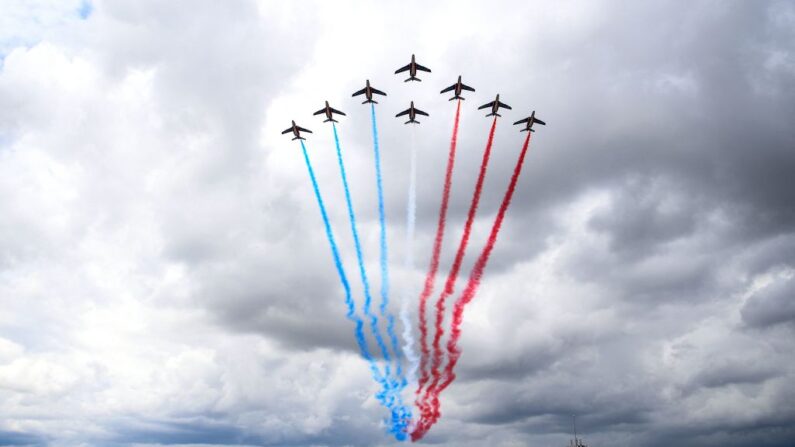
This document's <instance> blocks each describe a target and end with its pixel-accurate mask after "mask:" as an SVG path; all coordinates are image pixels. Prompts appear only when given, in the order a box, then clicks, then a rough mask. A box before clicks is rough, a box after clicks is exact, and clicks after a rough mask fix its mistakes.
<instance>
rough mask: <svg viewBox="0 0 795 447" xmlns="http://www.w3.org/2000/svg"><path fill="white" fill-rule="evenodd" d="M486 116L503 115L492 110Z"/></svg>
mask: <svg viewBox="0 0 795 447" xmlns="http://www.w3.org/2000/svg"><path fill="white" fill-rule="evenodd" d="M486 116H502V115H500V114H499V113H496V112H491V113H489V114H488V115H486Z"/></svg>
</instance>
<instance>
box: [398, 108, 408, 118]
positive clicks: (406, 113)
mask: <svg viewBox="0 0 795 447" xmlns="http://www.w3.org/2000/svg"><path fill="white" fill-rule="evenodd" d="M410 110H411V109H406V110H404V111H402V112H400V113H398V114H397V115H395V118H397V117H399V116H403V115H408V114H409V111H410Z"/></svg>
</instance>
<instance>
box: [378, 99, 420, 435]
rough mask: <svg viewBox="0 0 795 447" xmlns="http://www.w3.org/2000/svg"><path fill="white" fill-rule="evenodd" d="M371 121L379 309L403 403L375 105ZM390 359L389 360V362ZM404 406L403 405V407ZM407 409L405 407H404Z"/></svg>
mask: <svg viewBox="0 0 795 447" xmlns="http://www.w3.org/2000/svg"><path fill="white" fill-rule="evenodd" d="M370 121H371V123H372V127H373V151H374V153H375V181H376V186H377V190H378V222H379V225H380V227H381V238H380V239H381V256H380V263H381V305H380V307H379V311H380V314H381V317H382V318H384V317H385V318H386V319H387V326H386V330H387V334H388V335H389V340H390V343H391V345H392V350H393V351H394V352H395V365H396V369H397V371H396V374H397V376H398V378H399V380H400V383H399V386H400V388H399V389H398V390H397V392H396V397H397V399H399V400H400V401H401V403H402V399H403V398H402V397H401V394H400V392H401V391H402V390H403V388H405V387H406V385H407V384H408V382H407V381H406V378H405V376H404V375H403V370H402V366H401V364H400V354H401V351H400V345H399V343H398V338H397V335H395V317H394V316H393V315H392V314H391V313H389V312H388V311H387V310H388V306H389V268H388V267H389V264H388V261H387V260H388V252H387V243H386V216H385V212H384V187H383V181H382V177H381V153H380V151H379V148H378V125H377V124H376V118H375V104H372V103H371V104H370ZM388 360H389V359H387V361H388ZM401 406H402V405H401ZM404 408H405V407H404ZM405 409H406V411H407V414H406V420H407V421H408V419H410V417H411V416H410V410H408V409H407V408H405Z"/></svg>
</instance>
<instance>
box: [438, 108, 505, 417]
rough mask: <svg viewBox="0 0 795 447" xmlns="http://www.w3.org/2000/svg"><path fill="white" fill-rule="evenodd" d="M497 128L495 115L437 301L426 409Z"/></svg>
mask: <svg viewBox="0 0 795 447" xmlns="http://www.w3.org/2000/svg"><path fill="white" fill-rule="evenodd" d="M496 128H497V117H496V116H495V117H494V120H493V121H492V122H491V129H490V130H489V138H488V141H487V142H486V149H485V150H484V151H483V160H482V161H481V163H480V173H479V174H478V179H477V182H476V183H475V192H474V193H473V194H472V202H471V203H470V205H469V211H468V212H467V220H466V224H465V225H464V233H463V234H462V235H461V242H459V244H458V250H457V251H456V254H455V260H454V261H453V265H452V267H451V268H450V273H449V274H448V275H447V281H446V282H445V285H444V289H443V290H442V293H441V295H440V296H439V299H438V300H437V301H436V322H435V323H436V324H435V326H436V334H435V335H434V337H433V362H432V365H431V375H432V377H433V380H432V381H431V384H430V385H429V386H428V389H427V390H426V392H425V397H424V398H423V402H424V404H423V409H424V410H426V411H427V410H429V409H430V408H429V407H428V403H427V399H428V397H429V396H431V395H433V393H434V390H435V388H436V387H437V386H438V384H439V380H440V374H439V368H440V367H441V365H442V346H441V341H442V337H443V336H444V328H443V326H442V323H443V322H444V311H445V301H446V300H447V298H448V297H449V296H450V295H452V294H453V292H454V291H455V282H456V279H457V278H458V271H459V270H460V269H461V263H462V261H463V260H464V254H465V253H466V248H467V244H468V243H469V235H470V233H471V232H472V223H473V222H474V220H475V214H476V213H477V210H478V203H479V202H480V194H481V192H482V191H483V181H484V180H485V178H486V169H487V168H488V165H489V156H490V155H491V146H492V144H493V143H494V131H495V129H496ZM429 416H430V414H423V417H429Z"/></svg>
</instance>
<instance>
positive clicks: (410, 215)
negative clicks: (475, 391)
mask: <svg viewBox="0 0 795 447" xmlns="http://www.w3.org/2000/svg"><path fill="white" fill-rule="evenodd" d="M416 217H417V143H416V139H415V133H414V127H413V126H412V128H411V167H410V168H409V193H408V201H407V203H406V259H405V261H404V269H405V270H406V272H408V273H411V271H412V270H414V256H413V255H414V254H413V252H412V250H413V248H414V228H415V225H416V221H417V218H416ZM403 293H404V296H403V299H401V300H400V320H401V322H402V323H403V334H402V335H403V351H404V352H405V354H406V359H407V360H408V362H409V368H408V374H407V377H406V379H407V380H408V382H409V383H412V384H413V383H416V382H417V369H418V368H419V366H420V358H419V356H418V355H417V353H415V352H414V337H413V336H412V334H411V327H412V325H411V318H410V317H409V297H411V296H413V294H414V290H413V288H411V287H406V289H405V290H404V292H403Z"/></svg>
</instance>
